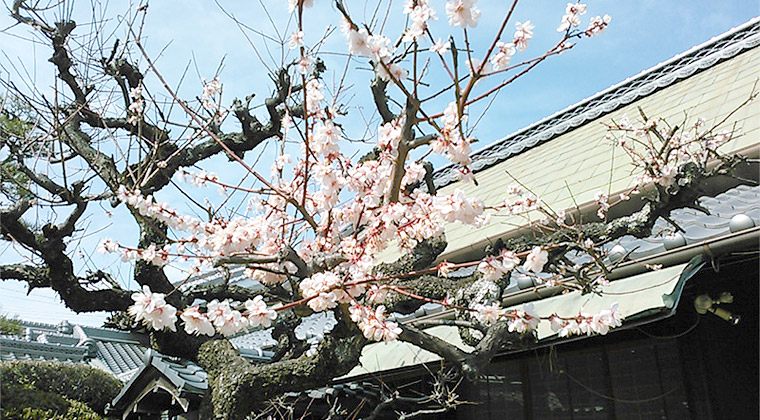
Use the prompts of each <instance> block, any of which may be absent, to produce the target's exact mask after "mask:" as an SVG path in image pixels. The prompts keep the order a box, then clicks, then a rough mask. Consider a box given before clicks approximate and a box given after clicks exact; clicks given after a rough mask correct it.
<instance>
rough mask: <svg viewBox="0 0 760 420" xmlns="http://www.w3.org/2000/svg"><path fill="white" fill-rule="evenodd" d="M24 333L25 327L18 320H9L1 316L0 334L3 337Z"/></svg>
mask: <svg viewBox="0 0 760 420" xmlns="http://www.w3.org/2000/svg"><path fill="white" fill-rule="evenodd" d="M23 333H24V327H22V326H21V322H19V320H18V319H13V318H8V317H7V316H5V315H0V334H3V335H21V334H23Z"/></svg>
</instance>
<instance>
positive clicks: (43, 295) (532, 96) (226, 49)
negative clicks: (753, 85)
mask: <svg viewBox="0 0 760 420" xmlns="http://www.w3.org/2000/svg"><path fill="white" fill-rule="evenodd" d="M6 1H7V2H9V1H10V0H6ZM264 2H265V3H266V4H268V5H270V4H272V5H271V6H269V10H268V11H269V13H270V14H271V16H272V20H273V21H274V22H276V23H275V25H274V26H273V25H272V23H271V22H270V20H269V18H267V16H266V14H265V13H262V10H261V8H260V7H258V6H257V7H251V6H250V4H251V3H252V2H241V1H235V2H233V1H223V0H220V3H221V4H222V5H223V6H224V7H225V9H226V10H227V11H228V12H230V13H233V14H235V16H237V17H238V19H239V20H240V21H241V22H244V23H246V24H247V25H249V26H251V27H253V28H256V29H258V30H260V31H262V32H264V33H267V34H269V35H271V36H275V37H277V36H278V34H277V33H279V37H287V36H288V35H289V33H290V32H291V31H292V30H293V29H292V28H293V22H292V21H290V20H289V18H288V16H287V15H286V13H285V10H284V9H285V4H286V1H285V0H278V1H277V2H269V1H267V0H264ZM316 3H317V6H316V7H315V9H313V10H311V11H310V12H311V15H309V14H307V19H310V20H309V21H308V24H309V26H308V27H310V28H312V29H314V30H315V31H316V32H319V33H321V32H323V30H324V29H323V28H324V26H325V25H326V24H328V23H332V24H333V25H335V24H337V22H338V21H337V17H336V13H335V11H334V10H332V7H331V6H330V4H329V2H327V1H326V0H316ZM348 3H349V4H357V3H353V2H350V1H349V2H348ZM113 4H115V3H112V6H113ZM433 4H434V7H436V9H437V10H438V14H439V17H440V22H439V23H445V20H446V19H445V12H444V8H443V2H442V1H434V2H433ZM503 4H504V2H496V1H486V0H481V1H480V2H479V4H478V5H479V7H480V8H481V10H483V18H482V20H481V22H480V24H479V28H481V29H487V28H493V27H494V26H495V25H497V24H498V23H499V22H500V20H501V17H502V16H503V14H502V13H503V12H502V11H501V9H502V8H503V7H504V6H503ZM564 5H565V2H563V1H548V0H542V1H530V0H527V1H524V2H523V3H521V4H520V5H519V6H518V8H517V11H516V16H515V20H517V21H524V20H525V19H531V21H532V22H533V23H534V25H535V26H536V28H535V30H534V31H535V34H536V35H535V38H534V39H533V40H532V42H531V46H530V48H529V50H528V51H527V52H526V54H530V56H532V55H533V54H538V53H540V52H541V51H542V50H543V49H545V48H547V47H548V46H550V45H552V44H553V43H554V42H555V41H556V40H557V38H558V34H557V32H555V28H556V27H557V25H558V22H559V19H560V17H561V15H562V13H563V10H564ZM386 6H387V3H386ZM402 6H403V2H402V1H396V2H393V3H392V4H391V10H392V11H393V13H395V14H396V15H399V14H400V10H401V8H402ZM119 7H122V6H119ZM588 9H589V12H588V14H587V15H586V16H584V21H583V22H584V23H583V25H586V24H587V22H588V19H589V17H591V16H595V15H602V14H605V13H608V14H610V15H611V16H612V22H611V24H610V27H609V28H608V30H607V31H606V32H605V33H604V34H603V35H601V36H599V37H596V38H593V39H589V40H582V42H579V43H578V45H576V47H575V48H573V49H572V50H571V51H569V52H568V53H564V54H562V55H561V56H559V57H553V58H552V59H550V60H548V62H546V63H543V64H542V65H541V66H539V67H538V68H537V69H535V70H534V71H531V72H530V73H529V74H528V75H527V76H525V77H524V78H522V79H519V80H518V81H517V82H516V83H514V84H513V85H511V86H509V87H508V88H507V89H505V90H503V91H502V92H501V93H500V94H499V97H498V98H497V100H496V101H495V102H494V105H493V106H492V107H491V109H490V110H489V113H488V114H487V117H486V118H484V119H483V122H482V123H481V124H480V125H479V126H478V131H477V132H476V135H477V136H478V138H479V139H480V143H479V144H477V145H476V148H480V147H483V146H485V145H487V144H488V143H489V142H491V141H495V140H498V139H499V138H501V137H503V136H505V135H507V134H509V133H511V132H514V131H516V130H518V129H520V128H521V127H524V126H526V125H528V124H530V123H532V122H535V121H537V120H539V119H541V118H544V117H546V116H548V115H551V114H553V113H554V112H556V111H559V110H561V109H563V108H565V107H567V106H569V105H571V104H573V103H575V102H578V101H580V100H582V99H584V98H586V97H588V96H591V95H593V94H594V93H596V92H598V91H601V90H604V89H606V88H608V87H609V86H611V85H613V84H616V83H619V82H621V81H622V80H624V79H625V78H627V77H630V76H633V75H635V74H637V73H639V72H640V71H642V70H645V69H647V68H650V67H653V66H655V65H656V64H658V63H660V62H662V61H664V60H667V59H669V58H671V57H672V56H674V55H676V54H678V53H681V52H683V51H686V50H688V49H689V48H691V47H693V46H695V45H698V44H701V43H703V42H705V41H707V40H708V39H710V38H711V37H713V36H716V35H719V34H721V33H723V32H725V31H727V30H729V29H730V28H732V27H735V26H737V25H740V24H742V23H744V22H746V21H747V20H749V19H751V18H752V17H755V16H757V15H758V14H760V2H758V1H750V0H726V1H721V2H715V1H705V0H698V1H688V2H683V1H675V0H671V1H663V0H660V1H655V0H643V1H628V0H599V1H589V2H588ZM125 10H126V9H119V10H116V9H112V10H109V12H108V15H109V16H117V15H124V13H125ZM352 12H353V13H355V16H356V15H361V12H362V11H361V10H352ZM75 16H76V17H77V20H78V21H79V22H80V23H81V22H86V21H87V20H88V19H90V18H89V17H88V16H87V13H86V10H84V11H81V10H80V11H79V12H77V14H75ZM288 25H289V26H288ZM11 26H12V21H11V19H10V18H9V17H8V15H7V12H5V10H3V12H2V13H1V16H0V28H2V29H5V28H9V27H10V29H7V30H5V31H3V32H2V33H0V50H2V52H3V54H4V56H1V55H0V63H2V68H4V69H10V65H11V64H13V65H15V66H16V67H17V68H19V67H21V66H22V65H23V66H24V67H26V68H27V69H30V70H31V69H37V70H36V71H34V72H30V74H32V78H33V79H34V83H35V84H36V85H37V86H38V87H39V88H40V89H43V90H45V89H46V86H50V85H51V84H52V80H53V76H52V73H50V66H49V65H46V64H47V63H46V62H45V60H46V59H47V58H48V56H49V51H48V50H47V49H46V48H45V47H44V46H30V44H29V43H27V42H24V41H23V40H22V39H20V38H19V37H20V36H21V37H25V36H28V30H27V29H26V28H23V27H11ZM80 26H83V25H80ZM85 29H86V28H85V27H82V30H85ZM506 32H507V34H511V32H512V30H511V29H508V30H507V31H506ZM144 33H146V34H147V35H148V38H147V43H148V45H149V48H150V50H149V53H150V54H151V56H153V57H156V56H157V55H158V54H159V52H160V53H161V57H160V58H159V59H158V60H157V64H158V66H159V68H160V69H161V71H162V73H163V75H164V76H165V77H166V78H167V79H168V80H169V83H170V84H174V83H176V82H177V81H178V80H179V79H180V77H181V74H182V72H183V70H184V69H185V67H186V66H188V64H189V67H188V69H189V71H188V76H187V80H186V82H185V84H184V87H183V89H182V90H181V91H182V92H183V93H185V94H187V95H192V96H195V95H199V92H200V89H201V84H200V80H199V78H200V77H206V78H211V77H213V75H214V73H215V71H216V69H217V68H218V67H219V64H220V62H222V60H223V62H224V65H223V67H222V71H221V75H220V78H221V80H222V82H223V83H224V92H225V102H226V103H227V104H229V101H230V100H231V99H232V98H233V97H244V96H246V95H248V94H251V93H256V94H257V97H258V98H263V97H266V95H267V94H268V92H269V91H270V88H271V85H270V84H269V83H267V82H268V78H267V73H266V70H265V69H264V68H263V66H262V65H261V63H260V61H259V60H258V58H257V57H256V54H255V53H254V51H253V48H252V47H251V46H250V45H249V43H248V41H247V40H246V38H245V37H244V36H243V35H242V33H241V31H240V29H239V28H238V27H237V25H236V24H235V23H234V22H233V21H231V20H230V19H229V18H228V17H227V16H225V14H224V13H223V12H222V11H221V10H220V8H219V7H218V6H217V5H216V4H215V3H214V1H210V0H205V1H204V0H184V1H180V0H176V1H169V0H164V1H157V2H153V3H151V4H150V7H149V12H148V15H147V19H146V22H145V28H144ZM246 33H247V35H248V36H249V37H250V38H251V40H252V42H253V43H254V45H256V46H257V49H258V50H259V52H260V53H261V54H262V55H264V56H265V60H264V61H265V62H267V63H268V64H270V65H271V64H276V63H277V62H279V60H280V58H279V57H280V56H279V54H280V53H279V51H275V50H272V51H271V53H272V55H271V57H272V58H270V55H269V53H268V51H267V48H266V47H265V46H264V43H263V42H262V37H261V36H260V35H258V34H256V33H253V32H250V31H247V32H246ZM307 33H308V32H307ZM475 36H476V35H475ZM333 38H334V39H331V41H330V42H328V43H327V45H326V47H325V50H326V51H338V50H340V48H341V46H342V45H343V44H342V42H343V41H342V39H340V36H339V34H336V35H335V36H333ZM473 39H474V43H477V42H478V41H482V42H488V41H486V40H485V38H473ZM308 43H309V38H308V35H307V44H308ZM270 46H271V45H270ZM531 53H532V54H531ZM526 56H528V55H526ZM35 66H36V67H35ZM143 68H144V66H143ZM362 68H363V67H362V66H361V65H359V64H358V63H352V65H351V70H352V72H351V73H352V74H351V75H352V81H353V83H355V84H356V85H357V90H356V95H357V98H356V99H355V100H354V101H355V102H357V103H361V100H362V99H364V98H365V97H366V96H368V90H367V89H366V87H364V85H363V84H366V81H367V80H369V79H370V76H371V75H370V73H369V72H368V71H363V70H362ZM0 77H3V78H6V77H11V78H13V79H14V80H16V79H17V78H18V76H12V75H9V74H8V73H6V72H4V70H0ZM214 165H223V162H221V161H219V162H216V161H213V162H212V164H211V166H212V169H213V166H214ZM96 242H97V241H94V240H93V242H92V243H87V244H85V245H84V246H87V247H90V248H92V247H94V245H93V244H95V243H96ZM89 251H91V249H90V250H89ZM0 252H3V253H4V255H3V256H2V257H0V262H10V261H17V258H14V256H13V255H12V254H13V253H12V250H10V249H8V248H6V247H5V246H3V247H0ZM0 312H4V313H7V314H9V315H18V316H20V317H21V318H24V319H29V320H34V321H43V322H58V321H59V320H61V319H68V320H70V321H73V322H78V323H82V324H90V325H98V324H100V323H101V322H102V320H103V319H104V315H103V314H84V315H75V314H73V313H72V312H71V311H69V310H67V309H66V308H65V307H63V305H61V304H60V303H59V302H58V299H57V298H56V297H55V295H54V293H52V292H51V291H49V290H35V291H33V292H32V293H31V294H30V295H28V296H27V294H26V288H25V286H24V285H23V284H22V283H20V282H14V281H5V282H0Z"/></svg>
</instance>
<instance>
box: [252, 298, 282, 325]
mask: <svg viewBox="0 0 760 420" xmlns="http://www.w3.org/2000/svg"><path fill="white" fill-rule="evenodd" d="M245 308H246V310H248V314H247V315H248V325H250V326H251V327H258V326H261V327H262V328H269V327H270V326H271V325H272V321H274V320H275V318H277V312H275V311H274V310H272V309H269V308H267V303H266V302H264V298H263V297H262V296H256V297H255V298H253V299H248V300H247V301H245Z"/></svg>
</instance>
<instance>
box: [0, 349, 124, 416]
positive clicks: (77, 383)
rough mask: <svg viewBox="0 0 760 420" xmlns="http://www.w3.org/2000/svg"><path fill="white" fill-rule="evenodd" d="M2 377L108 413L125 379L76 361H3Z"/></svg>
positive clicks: (0, 373)
mask: <svg viewBox="0 0 760 420" xmlns="http://www.w3.org/2000/svg"><path fill="white" fill-rule="evenodd" d="M0 378H2V382H3V383H12V384H18V385H21V386H24V387H26V388H27V389H29V388H31V389H35V390H38V391H44V392H48V393H52V394H58V395H59V396H61V397H65V398H67V399H69V400H75V401H81V402H82V403H84V404H86V405H87V406H89V407H90V408H92V409H93V410H95V411H96V412H98V413H103V412H104V410H105V407H106V404H108V403H109V402H110V401H111V400H112V399H113V398H114V397H115V396H116V395H117V394H118V393H119V389H121V382H119V381H118V380H117V379H116V378H114V377H112V376H111V375H109V374H107V373H105V372H103V371H101V370H98V369H95V368H92V367H90V366H85V365H75V364H72V363H61V362H39V361H20V362H4V363H0ZM3 397H5V395H4V396H3ZM3 400H5V398H3ZM3 402H4V403H5V401H3ZM3 405H5V404H3Z"/></svg>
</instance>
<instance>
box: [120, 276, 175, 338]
mask: <svg viewBox="0 0 760 420" xmlns="http://www.w3.org/2000/svg"><path fill="white" fill-rule="evenodd" d="M164 296H165V295H164V294H163V293H153V292H151V291H150V287H148V286H147V285H144V286H143V288H142V291H141V292H135V293H133V294H132V300H133V301H135V303H134V304H133V305H132V306H130V307H129V309H128V312H129V314H130V315H132V316H134V317H135V320H136V321H138V322H139V321H142V322H143V323H144V324H145V325H147V326H148V327H150V328H153V329H154V330H164V329H168V330H171V331H177V329H176V327H175V325H174V324H175V323H176V322H177V308H175V307H173V306H172V305H169V304H168V303H166V301H165V300H164Z"/></svg>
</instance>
